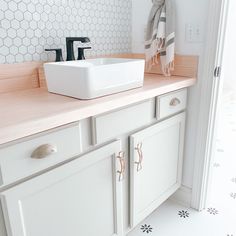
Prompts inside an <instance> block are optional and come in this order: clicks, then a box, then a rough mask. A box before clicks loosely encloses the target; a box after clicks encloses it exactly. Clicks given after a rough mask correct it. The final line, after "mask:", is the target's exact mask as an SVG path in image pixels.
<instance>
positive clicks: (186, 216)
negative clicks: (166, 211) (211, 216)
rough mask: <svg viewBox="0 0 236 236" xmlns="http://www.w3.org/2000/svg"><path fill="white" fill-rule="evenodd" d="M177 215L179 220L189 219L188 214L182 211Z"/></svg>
mask: <svg viewBox="0 0 236 236" xmlns="http://www.w3.org/2000/svg"><path fill="white" fill-rule="evenodd" d="M178 215H179V217H181V218H188V217H189V212H188V211H184V210H182V211H179V213H178Z"/></svg>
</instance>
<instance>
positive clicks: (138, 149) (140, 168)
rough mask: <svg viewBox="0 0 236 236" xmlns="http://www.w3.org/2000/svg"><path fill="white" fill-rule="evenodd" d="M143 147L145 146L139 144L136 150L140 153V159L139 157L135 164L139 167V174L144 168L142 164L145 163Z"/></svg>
mask: <svg viewBox="0 0 236 236" xmlns="http://www.w3.org/2000/svg"><path fill="white" fill-rule="evenodd" d="M142 146H143V144H142V143H139V144H138V145H137V147H136V148H135V150H136V151H137V152H138V157H139V160H138V161H136V162H135V164H136V165H137V172H139V171H140V170H142V168H143V166H142V163H143V151H142Z"/></svg>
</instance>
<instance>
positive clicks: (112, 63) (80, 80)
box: [44, 58, 145, 99]
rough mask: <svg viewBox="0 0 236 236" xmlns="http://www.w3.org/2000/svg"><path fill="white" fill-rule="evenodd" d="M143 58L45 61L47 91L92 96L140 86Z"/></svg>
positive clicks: (142, 74)
mask: <svg viewBox="0 0 236 236" xmlns="http://www.w3.org/2000/svg"><path fill="white" fill-rule="evenodd" d="M144 64H145V62H144V60H139V59H123V58H98V59H89V60H81V61H69V62H54V63H45V64H44V68H45V75H46V80H47V86H48V91H49V92H52V93H57V94H62V95H66V96H70V97H75V98H79V99H92V98H96V97H101V96H104V95H108V94H113V93H118V92H121V91H125V90H129V89H133V88H137V87H141V86H143V79H144V66H145V65H144Z"/></svg>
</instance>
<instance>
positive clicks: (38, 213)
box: [0, 141, 123, 236]
mask: <svg viewBox="0 0 236 236" xmlns="http://www.w3.org/2000/svg"><path fill="white" fill-rule="evenodd" d="M119 152H120V142H119V141H116V142H113V143H111V144H109V145H107V146H104V147H102V148H99V149H97V150H96V151H93V152H90V153H89V154H86V155H84V156H82V157H79V158H77V159H75V160H73V161H71V162H69V163H67V164H65V165H63V166H61V167H58V168H56V169H54V170H52V171H49V172H48V173H45V174H43V175H41V176H38V177H35V178H33V179H31V180H29V181H27V182H24V183H22V184H19V185H18V186H15V187H13V188H11V189H9V190H7V191H5V192H3V193H1V194H0V195H1V201H2V205H3V212H4V215H5V218H6V226H7V231H8V236H65V235H66V236H77V235H78V236H79V235H81V236H98V235H102V236H115V235H116V236H121V235H122V232H123V227H122V222H123V219H122V200H121V199H122V186H121V185H122V182H121V180H122V178H120V179H119V177H122V176H120V174H119V173H120V172H119V171H120V170H122V168H121V167H122V160H121V158H119V156H118V154H119ZM120 168H121V169H120Z"/></svg>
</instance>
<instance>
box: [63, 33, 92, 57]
mask: <svg viewBox="0 0 236 236" xmlns="http://www.w3.org/2000/svg"><path fill="white" fill-rule="evenodd" d="M74 41H79V42H81V43H89V42H90V39H89V38H88V37H67V38H66V52H67V58H66V60H67V61H73V60H75V54H74Z"/></svg>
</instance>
